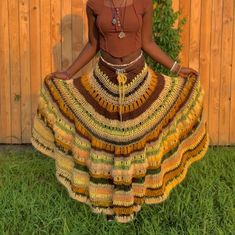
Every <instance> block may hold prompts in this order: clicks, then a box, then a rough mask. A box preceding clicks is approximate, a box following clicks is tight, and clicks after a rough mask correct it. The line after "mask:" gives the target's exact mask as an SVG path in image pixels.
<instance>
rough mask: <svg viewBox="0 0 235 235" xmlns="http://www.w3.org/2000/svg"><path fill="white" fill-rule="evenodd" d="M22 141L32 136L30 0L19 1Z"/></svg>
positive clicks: (28, 140)
mask: <svg viewBox="0 0 235 235" xmlns="http://www.w3.org/2000/svg"><path fill="white" fill-rule="evenodd" d="M19 25H20V62H21V66H20V67H21V73H20V75H21V97H22V98H21V126H22V143H29V142H30V136H31V92H30V90H31V87H30V86H31V84H30V83H31V81H30V39H29V0H20V1H19Z"/></svg>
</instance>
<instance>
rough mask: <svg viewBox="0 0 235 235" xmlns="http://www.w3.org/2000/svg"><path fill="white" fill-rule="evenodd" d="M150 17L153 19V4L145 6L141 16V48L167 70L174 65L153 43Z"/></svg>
mask: <svg viewBox="0 0 235 235" xmlns="http://www.w3.org/2000/svg"><path fill="white" fill-rule="evenodd" d="M152 17H153V4H152V1H150V4H148V5H147V6H146V10H145V13H144V16H143V25H142V48H143V50H144V51H145V52H146V53H147V54H148V55H150V56H151V57H152V58H153V59H154V60H155V61H157V62H159V63H160V64H162V65H163V66H165V67H166V68H168V69H171V67H172V66H173V64H174V60H172V59H171V58H170V57H169V56H168V55H167V54H166V53H165V52H164V51H162V50H161V48H160V47H159V46H158V45H157V44H156V43H155V41H154V40H153V36H152Z"/></svg>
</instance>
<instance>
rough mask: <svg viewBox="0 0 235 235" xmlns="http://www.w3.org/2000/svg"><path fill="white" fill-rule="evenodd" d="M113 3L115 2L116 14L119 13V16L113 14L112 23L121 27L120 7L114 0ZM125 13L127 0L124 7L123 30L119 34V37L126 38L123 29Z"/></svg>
mask: <svg viewBox="0 0 235 235" xmlns="http://www.w3.org/2000/svg"><path fill="white" fill-rule="evenodd" d="M112 3H113V6H114V9H115V10H116V14H117V18H115V17H114V16H113V19H112V24H113V25H117V26H118V27H121V22H120V12H119V9H118V8H117V7H116V6H115V4H114V2H113V0H112ZM125 13H126V0H125V9H124V14H123V20H122V24H123V25H122V27H121V31H120V33H119V34H118V37H119V38H124V37H125V36H126V34H125V32H124V30H123V26H124V19H125Z"/></svg>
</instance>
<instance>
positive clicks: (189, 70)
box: [178, 67, 199, 78]
mask: <svg viewBox="0 0 235 235" xmlns="http://www.w3.org/2000/svg"><path fill="white" fill-rule="evenodd" d="M178 75H179V76H181V77H183V78H187V77H188V76H193V75H194V76H199V73H198V72H197V71H196V70H194V69H192V68H187V67H182V68H181V69H180V72H179V74H178Z"/></svg>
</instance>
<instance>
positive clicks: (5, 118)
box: [0, 0, 11, 143]
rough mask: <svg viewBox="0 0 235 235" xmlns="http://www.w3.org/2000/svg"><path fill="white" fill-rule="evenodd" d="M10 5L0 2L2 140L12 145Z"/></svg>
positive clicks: (0, 133)
mask: <svg viewBox="0 0 235 235" xmlns="http://www.w3.org/2000/svg"><path fill="white" fill-rule="evenodd" d="M8 23H9V22H8V3H7V0H1V1H0V33H1V34H0V56H1V62H0V71H1V84H0V140H1V143H11V97H10V91H11V83H10V68H9V65H10V58H9V28H8Z"/></svg>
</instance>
